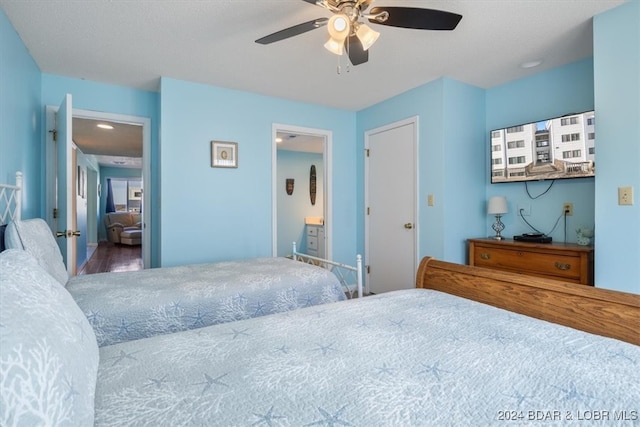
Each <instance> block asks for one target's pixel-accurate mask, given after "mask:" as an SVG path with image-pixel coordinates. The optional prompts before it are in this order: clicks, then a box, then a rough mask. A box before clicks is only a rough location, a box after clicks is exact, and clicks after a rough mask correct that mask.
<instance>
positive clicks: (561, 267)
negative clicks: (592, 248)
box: [556, 261, 571, 271]
mask: <svg viewBox="0 0 640 427" xmlns="http://www.w3.org/2000/svg"><path fill="white" fill-rule="evenodd" d="M556 268H557V269H558V270H563V271H565V270H570V269H571V264H567V263H563V262H557V261H556Z"/></svg>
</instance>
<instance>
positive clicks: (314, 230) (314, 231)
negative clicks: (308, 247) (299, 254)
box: [307, 226, 318, 237]
mask: <svg viewBox="0 0 640 427" xmlns="http://www.w3.org/2000/svg"><path fill="white" fill-rule="evenodd" d="M307 236H316V237H317V236H318V227H309V226H307Z"/></svg>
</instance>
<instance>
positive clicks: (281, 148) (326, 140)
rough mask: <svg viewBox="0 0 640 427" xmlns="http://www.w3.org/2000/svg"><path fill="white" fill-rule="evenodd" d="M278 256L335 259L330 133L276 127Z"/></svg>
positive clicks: (275, 252) (275, 240) (275, 229)
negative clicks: (298, 254) (294, 251)
mask: <svg viewBox="0 0 640 427" xmlns="http://www.w3.org/2000/svg"><path fill="white" fill-rule="evenodd" d="M272 140H273V161H272V164H273V173H272V175H273V178H272V180H273V183H272V187H273V190H272V194H273V255H274V256H288V255H290V254H291V250H292V242H294V241H295V242H296V246H297V248H298V250H299V251H300V252H304V253H308V254H310V255H314V256H319V257H321V258H328V259H330V257H331V196H330V195H331V172H330V171H331V156H330V152H331V132H330V131H326V130H321V129H311V128H302V127H297V126H290V125H283V124H274V125H273V132H272Z"/></svg>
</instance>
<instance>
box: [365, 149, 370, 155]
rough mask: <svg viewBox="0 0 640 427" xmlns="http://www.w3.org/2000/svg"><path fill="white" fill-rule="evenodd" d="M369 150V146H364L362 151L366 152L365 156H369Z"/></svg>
mask: <svg viewBox="0 0 640 427" xmlns="http://www.w3.org/2000/svg"><path fill="white" fill-rule="evenodd" d="M369 150H370V149H369V148H365V149H364V152H365V154H366V156H367V157H369V154H370V153H369Z"/></svg>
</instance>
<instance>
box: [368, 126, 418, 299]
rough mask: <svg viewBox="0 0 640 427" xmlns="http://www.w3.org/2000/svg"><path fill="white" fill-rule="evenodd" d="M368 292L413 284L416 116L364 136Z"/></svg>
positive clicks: (407, 286)
mask: <svg viewBox="0 0 640 427" xmlns="http://www.w3.org/2000/svg"><path fill="white" fill-rule="evenodd" d="M365 148H366V149H367V150H366V153H367V157H366V159H365V171H366V176H365V202H366V206H365V225H366V236H365V238H366V240H367V241H366V247H367V260H366V264H367V266H368V278H367V283H368V290H369V292H373V293H380V292H388V291H393V290H397V289H409V288H413V287H415V273H416V247H417V228H416V221H415V218H416V217H417V212H416V194H417V180H416V175H417V173H416V159H417V118H413V119H410V120H407V121H402V122H398V123H394V124H392V125H389V126H385V127H384V128H380V129H376V130H373V131H369V132H367V134H366V136H365Z"/></svg>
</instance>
